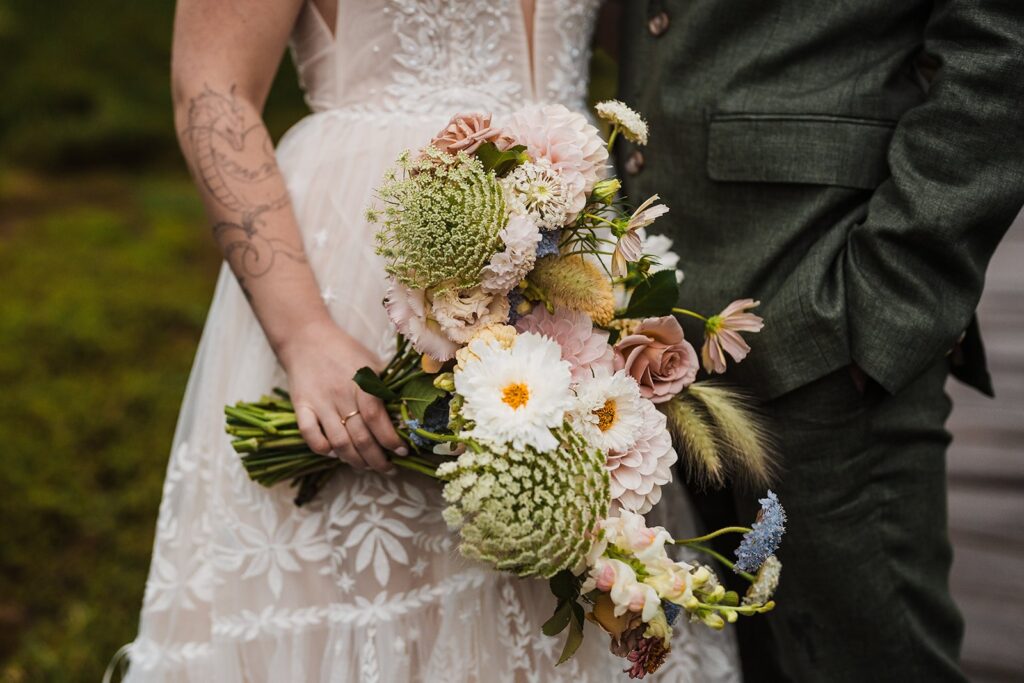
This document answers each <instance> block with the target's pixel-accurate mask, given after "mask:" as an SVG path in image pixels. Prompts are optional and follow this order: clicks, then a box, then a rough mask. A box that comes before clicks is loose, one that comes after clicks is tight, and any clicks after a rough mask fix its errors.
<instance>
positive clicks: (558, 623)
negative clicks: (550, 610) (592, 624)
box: [540, 600, 573, 636]
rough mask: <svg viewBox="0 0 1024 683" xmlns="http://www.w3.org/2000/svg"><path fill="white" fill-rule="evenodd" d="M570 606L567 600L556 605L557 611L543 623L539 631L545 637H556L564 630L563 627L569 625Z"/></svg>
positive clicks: (570, 603)
mask: <svg viewBox="0 0 1024 683" xmlns="http://www.w3.org/2000/svg"><path fill="white" fill-rule="evenodd" d="M572 605H573V603H572V602H570V601H568V600H563V601H561V602H559V603H558V609H556V610H555V613H554V614H553V615H552V616H551V618H550V619H548V620H547V621H545V622H544V625H543V626H541V629H540V630H541V631H543V632H544V635H546V636H557V635H558V634H559V633H561V632H562V631H564V630H565V627H566V626H568V625H569V620H570V619H571V618H572Z"/></svg>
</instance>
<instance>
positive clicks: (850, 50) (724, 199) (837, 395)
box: [619, 0, 1024, 683]
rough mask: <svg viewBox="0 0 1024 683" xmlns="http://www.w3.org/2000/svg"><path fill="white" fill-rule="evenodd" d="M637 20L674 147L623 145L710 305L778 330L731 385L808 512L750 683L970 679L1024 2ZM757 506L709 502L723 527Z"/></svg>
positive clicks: (636, 46) (663, 11)
mask: <svg viewBox="0 0 1024 683" xmlns="http://www.w3.org/2000/svg"><path fill="white" fill-rule="evenodd" d="M623 12H624V21H623V23H622V26H623V31H624V41H623V46H622V50H623V55H622V64H621V77H620V79H621V84H622V85H621V91H622V93H621V94H622V97H623V99H624V100H625V101H626V102H627V103H628V104H630V105H632V106H634V107H635V108H636V109H638V110H639V111H640V112H642V113H643V114H644V115H645V116H646V117H647V118H648V120H649V123H650V126H651V130H652V133H653V138H654V140H655V143H654V144H653V145H652V146H650V147H647V148H643V149H637V148H632V147H629V146H625V147H623V148H622V149H621V150H620V152H621V156H620V159H619V161H620V163H621V167H622V170H623V171H624V175H625V176H626V178H627V179H628V181H627V190H628V193H629V194H630V196H632V197H634V198H643V197H647V196H649V195H651V194H653V193H655V192H657V193H660V194H661V195H662V197H663V199H664V200H665V203H666V204H668V205H669V206H670V207H671V208H672V213H671V214H669V216H668V222H667V223H659V224H660V225H662V226H667V227H668V229H670V230H671V232H672V236H673V237H674V239H675V245H676V249H677V250H678V252H679V256H680V267H681V268H682V269H683V270H684V272H685V274H686V280H685V281H684V283H683V287H682V294H683V297H684V300H685V303H686V306H687V307H688V308H695V309H697V310H702V311H708V312H716V311H717V310H720V309H721V308H722V307H724V306H725V304H727V303H728V302H729V301H730V300H731V298H735V297H736V296H751V297H754V298H756V299H759V300H760V301H761V302H762V305H761V307H760V308H759V309H758V311H757V312H758V313H759V314H760V315H762V316H763V317H764V318H765V321H766V326H765V329H764V331H763V332H762V333H761V334H760V335H757V336H756V337H752V338H751V339H750V342H751V344H752V346H753V347H754V351H753V353H752V354H751V356H750V357H749V358H748V359H747V360H746V361H744V362H743V363H742V364H740V365H738V366H735V367H734V368H732V369H731V370H730V372H729V374H728V375H727V376H726V379H727V380H728V381H730V382H732V383H735V384H738V385H741V386H743V387H746V388H747V389H748V390H750V391H752V392H753V393H755V394H757V395H758V396H759V397H760V398H761V399H763V400H764V401H765V410H766V412H767V413H768V417H769V419H770V420H771V423H772V424H771V427H772V429H773V430H774V431H775V433H776V434H777V435H778V438H779V443H778V452H779V454H780V456H781V464H782V471H781V473H780V476H779V481H778V484H777V486H776V490H777V492H778V493H779V497H780V498H781V499H782V501H783V503H784V504H785V505H786V508H787V511H788V513H789V519H790V523H789V530H788V533H787V535H786V538H785V540H784V541H783V545H782V548H781V550H780V553H779V557H780V559H781V560H782V563H783V565H784V570H783V573H782V577H783V578H782V584H781V586H780V589H779V591H778V594H777V598H778V608H777V610H776V611H775V612H774V613H773V614H771V615H769V616H768V618H767V619H765V620H762V622H763V623H765V624H767V626H765V627H764V631H763V632H757V631H756V630H752V629H758V628H759V626H758V620H746V623H745V624H744V625H743V627H742V628H743V630H741V632H740V636H741V648H742V650H743V654H744V670H745V675H746V677H747V680H748V681H777V680H793V681H823V682H827V683H840V682H842V681H851V682H853V681H857V682H860V681H901V682H902V683H909V682H911V681H929V682H934V681H962V680H964V677H963V674H962V673H961V671H960V669H959V664H958V656H959V648H960V640H961V635H962V628H963V627H962V621H961V618H960V615H959V613H958V612H957V609H956V607H955V605H954V604H953V602H952V600H951V598H950V594H949V588H948V573H949V566H950V560H951V551H950V545H949V540H948V538H947V532H946V490H945V452H946V447H947V445H948V442H949V436H948V434H947V433H946V431H945V430H944V422H945V420H946V417H947V415H948V413H949V410H950V405H949V401H948V399H947V398H946V396H945V394H944V393H943V385H944V383H945V380H946V377H947V374H948V373H949V372H952V373H953V374H954V375H956V376H957V377H959V378H961V379H963V380H964V381H966V382H968V383H970V384H972V385H973V386H975V387H977V388H978V389H980V390H981V391H983V392H985V393H991V390H992V389H991V383H990V381H989V377H988V373H987V371H986V369H985V360H984V353H983V350H982V346H981V340H980V337H979V334H978V327H977V324H976V322H975V320H974V309H975V306H976V304H977V302H978V298H979V296H980V295H981V290H982V285H983V281H984V273H985V268H986V266H987V263H988V261H989V258H990V256H991V255H992V252H993V251H994V249H995V248H996V245H997V244H998V242H999V240H1000V239H1001V237H1002V235H1003V234H1004V232H1005V230H1006V229H1007V227H1008V226H1009V224H1010V222H1011V221H1012V219H1013V217H1014V216H1015V214H1016V213H1017V211H1018V210H1019V209H1020V208H1021V205H1022V203H1024V109H1022V107H1024V77H1022V74H1024V59H1022V55H1024V52H1022V45H1024V11H1022V9H1021V7H1020V4H1019V0H1005V1H999V0H962V1H961V0H936V1H934V2H933V1H931V0H910V2H893V0H853V1H851V2H796V1H795V0H788V1H787V0H726V1H723V2H711V1H710V0H630V1H628V2H626V3H624V7H623ZM690 334H693V335H695V336H696V335H698V334H699V333H698V332H697V331H696V330H691V331H690ZM697 338H699V337H697ZM754 499H755V496H754V495H753V492H750V491H737V492H736V497H735V504H736V506H738V509H735V510H734V509H733V504H732V501H731V500H730V502H729V505H728V506H727V508H728V509H726V506H723V505H722V504H721V503H722V500H721V497H717V498H716V497H715V496H707V497H704V498H701V499H699V501H698V502H699V503H700V504H701V506H702V508H703V510H702V512H704V513H705V516H707V517H712V518H714V517H718V518H715V519H710V520H709V522H710V523H711V524H712V525H718V524H721V523H722V522H723V521H727V520H723V519H721V516H722V515H724V514H726V513H728V514H729V515H735V514H738V515H740V518H741V519H744V520H747V521H749V515H750V514H752V510H750V509H749V508H747V507H746V504H747V503H749V502H753V501H754ZM730 552H731V549H730Z"/></svg>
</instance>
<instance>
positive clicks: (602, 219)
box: [583, 213, 617, 228]
mask: <svg viewBox="0 0 1024 683" xmlns="http://www.w3.org/2000/svg"><path fill="white" fill-rule="evenodd" d="M583 217H584V218H591V219H593V220H595V221H598V222H599V223H607V224H608V225H610V226H611V227H612V228H615V227H617V226H616V225H615V223H614V222H613V221H610V220H608V219H607V218H605V217H604V216H598V215H597V214H593V213H586V214H583Z"/></svg>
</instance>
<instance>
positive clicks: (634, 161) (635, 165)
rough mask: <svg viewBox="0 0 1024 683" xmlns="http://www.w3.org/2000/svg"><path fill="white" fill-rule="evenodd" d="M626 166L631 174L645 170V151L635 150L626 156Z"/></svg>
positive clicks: (627, 171)
mask: <svg viewBox="0 0 1024 683" xmlns="http://www.w3.org/2000/svg"><path fill="white" fill-rule="evenodd" d="M624 167H625V169H626V173H628V174H629V175H636V174H638V173H640V171H642V170H644V155H643V152H641V151H640V150H638V149H635V150H633V153H632V154H630V155H629V157H627V158H626V163H625V164H624Z"/></svg>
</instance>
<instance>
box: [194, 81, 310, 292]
mask: <svg viewBox="0 0 1024 683" xmlns="http://www.w3.org/2000/svg"><path fill="white" fill-rule="evenodd" d="M182 140H183V143H187V145H188V147H189V152H190V157H191V165H192V169H193V174H194V175H195V177H196V180H197V182H199V183H200V184H201V186H202V188H203V189H204V190H205V192H206V194H207V196H208V197H209V198H210V201H211V203H213V204H215V205H216V206H217V207H218V208H219V210H218V211H216V212H215V215H218V217H219V218H220V220H217V222H216V223H215V224H214V225H213V235H214V238H215V239H216V240H217V242H218V243H219V244H220V246H221V249H222V250H223V252H224V258H225V259H226V260H227V262H228V264H229V265H230V266H231V268H232V270H233V271H234V273H235V276H236V277H237V278H238V281H239V284H240V285H241V286H242V291H243V292H245V294H246V296H247V297H248V296H249V291H248V290H247V289H246V286H245V283H246V280H247V279H248V278H258V277H261V276H263V275H265V274H266V273H268V272H269V271H270V269H271V268H272V267H273V266H274V262H275V260H276V259H277V258H278V257H279V256H280V257H284V258H288V259H291V260H293V261H296V262H299V263H304V262H305V261H306V258H305V255H304V253H303V251H302V248H301V246H293V245H291V244H289V243H288V242H287V241H286V240H283V239H279V238H275V237H267V236H266V235H264V234H262V233H261V230H262V229H263V228H265V227H266V224H265V220H264V217H265V216H266V215H267V214H270V213H272V212H274V211H277V210H279V209H282V208H285V207H286V206H288V203H289V196H288V192H287V190H286V189H285V188H284V179H283V177H282V176H281V172H280V170H279V169H278V167H277V162H276V160H275V157H274V148H273V144H272V142H271V140H270V136H269V135H268V134H267V131H266V128H265V127H264V125H263V123H262V122H261V121H258V122H256V123H252V124H251V125H250V123H249V122H248V121H247V120H246V110H245V108H244V107H243V106H242V105H240V104H239V103H238V102H237V101H236V100H235V95H234V86H232V88H231V89H230V90H229V91H228V92H227V93H223V92H217V91H215V90H212V89H211V88H210V87H209V86H206V87H205V88H204V90H203V92H202V93H200V94H199V95H197V96H196V97H193V98H192V99H191V100H190V102H189V109H188V126H187V128H185V130H184V131H183V135H182Z"/></svg>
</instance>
